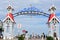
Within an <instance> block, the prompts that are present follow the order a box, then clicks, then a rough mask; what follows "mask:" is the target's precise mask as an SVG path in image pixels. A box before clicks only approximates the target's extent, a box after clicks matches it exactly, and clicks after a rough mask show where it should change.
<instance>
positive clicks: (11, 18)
mask: <svg viewBox="0 0 60 40" xmlns="http://www.w3.org/2000/svg"><path fill="white" fill-rule="evenodd" d="M7 18H10V20H11V21H12V22H15V21H14V16H13V14H12V13H8V14H7V15H6V18H5V19H4V20H3V21H5V20H6V19H7Z"/></svg>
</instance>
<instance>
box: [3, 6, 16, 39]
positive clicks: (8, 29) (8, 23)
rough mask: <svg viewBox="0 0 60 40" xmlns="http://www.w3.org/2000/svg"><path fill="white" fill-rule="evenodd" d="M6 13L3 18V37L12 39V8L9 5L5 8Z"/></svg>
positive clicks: (13, 22)
mask: <svg viewBox="0 0 60 40" xmlns="http://www.w3.org/2000/svg"><path fill="white" fill-rule="evenodd" d="M7 10H8V13H7V15H6V17H5V19H4V20H3V28H4V33H3V39H12V38H13V28H14V24H15V21H14V16H13V14H12V11H13V8H12V7H11V6H8V8H7Z"/></svg>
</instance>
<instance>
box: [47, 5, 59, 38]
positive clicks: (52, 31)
mask: <svg viewBox="0 0 60 40" xmlns="http://www.w3.org/2000/svg"><path fill="white" fill-rule="evenodd" d="M55 10H56V8H55V6H54V5H53V6H51V8H50V9H49V11H50V15H49V19H48V26H49V33H48V35H49V36H52V37H57V38H59V22H60V21H59V20H58V18H57V17H56V15H55Z"/></svg>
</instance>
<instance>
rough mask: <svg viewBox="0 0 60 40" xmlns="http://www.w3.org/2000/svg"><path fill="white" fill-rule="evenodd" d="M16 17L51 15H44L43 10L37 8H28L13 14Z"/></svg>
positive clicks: (45, 14)
mask: <svg viewBox="0 0 60 40" xmlns="http://www.w3.org/2000/svg"><path fill="white" fill-rule="evenodd" d="M13 15H14V17H16V16H19V15H43V16H47V17H48V16H49V14H47V13H44V12H43V11H42V10H39V9H38V8H36V7H28V8H23V9H22V10H20V11H19V12H17V13H15V14H13Z"/></svg>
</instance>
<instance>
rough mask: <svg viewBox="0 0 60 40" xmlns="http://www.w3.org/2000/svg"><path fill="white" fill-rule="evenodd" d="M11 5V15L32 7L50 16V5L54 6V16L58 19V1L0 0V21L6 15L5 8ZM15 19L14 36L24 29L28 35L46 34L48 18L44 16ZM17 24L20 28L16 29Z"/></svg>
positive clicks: (59, 13)
mask: <svg viewBox="0 0 60 40" xmlns="http://www.w3.org/2000/svg"><path fill="white" fill-rule="evenodd" d="M9 4H10V5H11V6H12V7H13V8H14V11H13V14H14V13H17V12H19V11H21V10H23V9H24V8H28V7H31V6H30V4H31V5H32V6H33V7H36V8H38V9H39V10H43V12H45V13H47V14H50V12H49V11H48V9H49V8H50V7H51V5H52V4H54V5H55V6H56V11H55V14H56V16H57V17H58V18H59V19H60V0H0V20H3V19H4V18H5V17H6V14H7V12H8V11H7V7H8V5H9ZM14 19H15V22H16V24H15V26H14V34H15V35H17V34H18V30H19V31H20V33H22V30H23V29H25V30H27V31H28V33H29V34H32V33H34V34H40V35H41V34H42V33H43V32H44V33H45V34H47V33H48V25H47V24H46V23H47V21H48V17H45V16H42V15H40V16H32V17H31V16H26V15H25V16H22V15H20V16H17V17H15V18H14ZM18 24H21V28H19V29H18Z"/></svg>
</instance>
